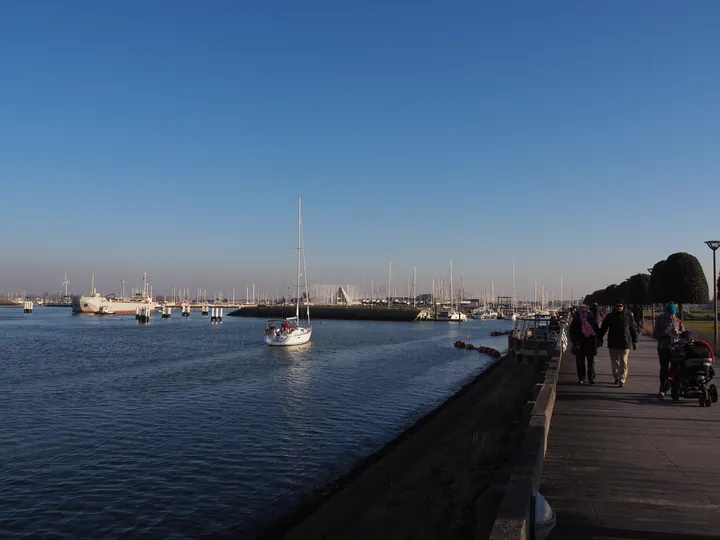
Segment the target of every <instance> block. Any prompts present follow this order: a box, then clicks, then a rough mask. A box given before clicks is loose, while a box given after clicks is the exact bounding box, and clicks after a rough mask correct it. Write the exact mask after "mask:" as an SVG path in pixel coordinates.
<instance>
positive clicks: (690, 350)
mask: <svg viewBox="0 0 720 540" xmlns="http://www.w3.org/2000/svg"><path fill="white" fill-rule="evenodd" d="M714 362H715V355H714V354H713V350H712V348H711V347H710V345H708V344H707V343H706V342H705V341H695V340H694V339H692V333H690V332H687V331H686V332H683V333H682V334H680V340H679V341H678V342H677V343H675V344H674V345H673V347H672V357H671V359H670V371H669V373H668V379H669V381H668V382H669V383H670V395H671V396H672V398H673V400H674V401H677V400H679V399H680V397H681V396H682V397H684V398H695V399H697V400H698V404H699V405H700V406H701V407H710V405H712V404H713V403H716V402H717V400H718V392H717V388H716V387H715V385H714V384H711V385H709V386H708V383H709V382H710V381H711V380H712V378H713V377H714V376H715V370H714V369H713V367H712V365H713V363H714Z"/></svg>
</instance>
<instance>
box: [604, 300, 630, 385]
mask: <svg viewBox="0 0 720 540" xmlns="http://www.w3.org/2000/svg"><path fill="white" fill-rule="evenodd" d="M605 334H607V337H608V340H607V345H608V349H609V350H610V362H611V364H612V370H613V377H615V384H617V385H618V386H619V387H620V388H622V387H623V386H625V381H626V380H627V375H628V356H629V355H630V347H632V349H633V350H635V349H636V348H637V340H638V329H637V326H636V325H635V317H633V315H632V313H630V312H628V311H625V303H624V302H622V301H620V302H618V303H617V304H615V307H614V308H613V310H612V311H611V312H610V313H608V314H607V316H606V317H605V319H603V322H602V326H601V327H600V342H601V343H602V340H603V338H604V336H605Z"/></svg>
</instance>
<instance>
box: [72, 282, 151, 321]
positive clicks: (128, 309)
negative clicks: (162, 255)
mask: <svg viewBox="0 0 720 540" xmlns="http://www.w3.org/2000/svg"><path fill="white" fill-rule="evenodd" d="M143 282H144V287H143V290H142V291H135V293H134V294H133V296H132V298H130V299H128V300H125V299H120V300H118V299H115V298H112V297H106V296H103V295H102V294H100V293H99V292H97V290H96V289H95V274H93V277H92V287H91V289H92V293H91V294H90V295H89V296H84V295H81V296H73V297H72V300H71V306H72V310H73V313H96V314H97V313H99V312H100V310H101V309H110V310H111V311H112V312H113V313H136V312H137V307H138V306H148V307H150V308H151V309H154V308H155V306H156V302H154V301H153V298H152V296H150V294H149V293H148V283H147V274H145V275H144V277H143Z"/></svg>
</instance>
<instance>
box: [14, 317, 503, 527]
mask: <svg viewBox="0 0 720 540" xmlns="http://www.w3.org/2000/svg"><path fill="white" fill-rule="evenodd" d="M263 324H264V321H260V320H255V319H234V318H227V319H226V321H225V322H223V324H222V325H211V324H210V323H209V321H208V320H207V318H202V317H200V316H199V314H195V313H194V314H193V316H191V317H190V319H182V318H179V317H178V318H175V319H170V320H156V321H152V322H151V323H150V324H149V325H147V326H145V325H138V324H136V323H135V321H134V319H133V318H132V317H115V318H101V317H93V316H72V315H70V314H69V313H68V311H67V310H64V309H53V308H45V309H42V308H38V309H37V310H36V312H35V313H33V314H32V315H31V316H23V314H22V313H21V312H19V311H18V310H10V309H3V310H0V339H1V340H2V343H3V352H4V354H3V355H2V357H0V369H2V370H3V379H2V381H0V407H1V408H2V410H4V411H6V412H7V414H4V415H2V416H0V453H1V454H2V455H3V456H4V460H3V467H2V468H0V482H1V483H2V485H3V487H4V493H3V495H4V496H3V498H2V499H0V513H1V514H2V515H3V521H2V522H0V536H2V535H3V534H5V535H9V536H12V537H15V536H21V535H28V536H48V537H51V536H53V535H66V536H75V537H93V538H116V537H119V536H140V535H149V536H153V537H159V536H161V537H168V538H175V537H177V538H184V537H197V536H223V535H224V536H231V537H238V536H241V537H243V538H252V536H253V535H254V534H256V533H257V531H258V530H260V529H261V528H262V527H264V526H266V525H267V524H268V523H269V522H270V521H271V520H272V519H273V518H274V517H276V516H277V515H278V514H279V513H282V512H284V511H287V510H288V509H290V508H291V507H292V506H293V505H294V504H296V503H297V502H298V501H299V500H301V499H302V498H303V497H306V496H308V494H310V493H311V492H312V490H313V489H314V488H315V487H318V486H321V485H322V484H323V483H325V482H327V481H328V480H330V479H332V478H333V477H335V476H337V475H338V474H341V473H343V472H345V471H346V470H347V468H348V467H350V466H352V464H353V463H355V462H356V461H357V460H358V459H360V458H362V457H364V456H366V455H368V454H369V453H371V452H373V451H375V450H377V449H378V448H379V447H380V446H382V444H384V443H385V442H387V441H388V440H389V439H391V438H392V437H394V436H395V435H397V434H398V433H399V432H400V431H401V430H402V429H403V428H404V427H406V426H407V425H409V424H410V423H412V422H413V421H415V420H416V419H417V418H418V417H419V416H421V415H422V414H424V413H425V412H427V411H429V410H430V409H432V408H433V407H434V406H436V405H437V404H439V403H440V402H442V401H443V400H444V399H445V398H447V396H448V395H450V394H451V393H452V392H453V391H454V390H456V389H457V388H459V387H460V386H461V385H462V384H463V383H464V382H465V381H467V380H468V379H469V378H470V377H472V376H474V375H475V374H477V373H479V372H480V371H482V370H483V369H484V368H485V367H486V366H487V363H488V360H489V359H488V358H487V357H485V356H483V355H480V354H478V353H477V352H475V351H458V350H456V349H454V348H453V347H452V343H453V342H454V341H455V340H456V339H459V338H464V337H465V335H466V334H470V336H471V337H470V340H471V341H472V342H473V343H475V344H480V343H482V344H485V345H492V346H495V347H496V348H503V346H504V345H505V343H506V339H505V338H491V337H489V333H490V331H492V330H494V329H498V328H505V327H507V323H502V322H472V323H468V324H466V325H463V326H458V325H450V324H447V325H445V324H440V323H437V324H433V323H426V324H392V323H367V322H366V323H360V322H353V321H327V322H326V323H325V324H322V325H317V328H316V331H315V332H314V333H313V341H312V343H311V344H309V345H308V346H305V347H299V348H295V349H287V350H285V349H282V348H272V347H265V346H264V345H263V344H262V342H261V339H260V338H261V336H262V325H263Z"/></svg>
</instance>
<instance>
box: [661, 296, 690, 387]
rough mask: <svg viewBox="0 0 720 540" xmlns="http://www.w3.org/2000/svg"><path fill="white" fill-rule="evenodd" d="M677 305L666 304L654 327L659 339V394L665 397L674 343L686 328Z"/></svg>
mask: <svg viewBox="0 0 720 540" xmlns="http://www.w3.org/2000/svg"><path fill="white" fill-rule="evenodd" d="M676 313H677V306H676V305H675V304H674V303H673V302H670V303H668V304H667V305H666V306H665V309H664V310H663V313H661V314H660V315H659V316H658V317H657V318H656V319H655V326H654V327H653V338H654V339H656V340H657V352H658V360H659V362H660V390H659V392H658V395H659V396H660V397H665V393H666V392H667V391H668V390H669V388H668V370H669V369H670V360H671V359H672V351H673V347H674V345H675V344H676V343H677V342H678V340H679V339H680V334H681V333H682V332H683V330H684V328H683V325H682V321H681V320H680V319H678V318H677V317H676V316H675V314H676Z"/></svg>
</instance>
